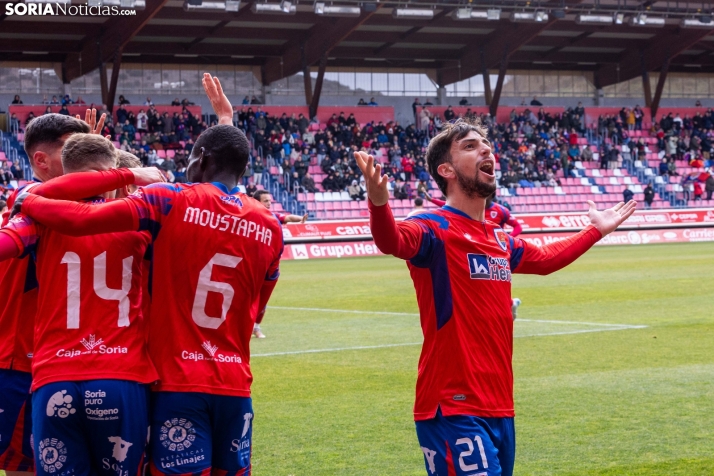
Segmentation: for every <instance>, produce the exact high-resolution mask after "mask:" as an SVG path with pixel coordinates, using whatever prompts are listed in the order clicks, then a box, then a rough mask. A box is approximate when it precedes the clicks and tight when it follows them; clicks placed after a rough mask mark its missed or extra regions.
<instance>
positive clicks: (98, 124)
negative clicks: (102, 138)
mask: <svg viewBox="0 0 714 476" xmlns="http://www.w3.org/2000/svg"><path fill="white" fill-rule="evenodd" d="M74 117H76V118H77V119H79V120H80V121H81V120H82V118H81V117H80V116H79V114H76V115H75V116H74ZM106 119H107V115H106V114H102V116H101V117H100V118H99V121H97V110H96V109H94V108H92V109H87V111H86V112H85V113H84V122H86V123H87V125H89V128H90V129H91V131H90V134H101V133H102V129H104V121H106ZM107 138H108V137H107Z"/></svg>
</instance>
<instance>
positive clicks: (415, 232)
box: [395, 213, 444, 268]
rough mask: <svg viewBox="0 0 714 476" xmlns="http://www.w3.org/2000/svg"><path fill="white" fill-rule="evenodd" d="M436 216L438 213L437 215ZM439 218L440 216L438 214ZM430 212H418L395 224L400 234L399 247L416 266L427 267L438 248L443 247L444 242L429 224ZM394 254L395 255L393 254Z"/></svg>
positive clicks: (404, 257)
mask: <svg viewBox="0 0 714 476" xmlns="http://www.w3.org/2000/svg"><path fill="white" fill-rule="evenodd" d="M437 216H438V215H437ZM439 218H442V217H440V216H439ZM432 223H433V222H432V217H431V214H428V213H420V214H418V215H414V216H413V217H410V218H409V219H407V220H404V221H402V222H400V223H398V224H397V228H398V229H399V235H400V240H399V241H400V244H401V246H400V248H401V251H402V253H403V254H404V256H399V257H400V258H403V259H408V260H409V262H410V263H411V264H412V265H414V266H416V267H418V268H428V267H429V266H431V264H432V263H433V260H434V258H435V256H436V255H437V254H439V250H443V249H444V242H443V241H442V240H441V239H440V238H439V237H438V233H437V231H436V230H434V228H433V227H432V226H431V224H432ZM395 256H396V255H395Z"/></svg>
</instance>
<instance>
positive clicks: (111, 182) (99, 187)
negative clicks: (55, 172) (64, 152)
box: [30, 169, 134, 200]
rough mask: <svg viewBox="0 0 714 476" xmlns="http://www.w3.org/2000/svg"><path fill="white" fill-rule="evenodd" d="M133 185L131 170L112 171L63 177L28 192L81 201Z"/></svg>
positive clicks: (46, 196)
mask: <svg viewBox="0 0 714 476" xmlns="http://www.w3.org/2000/svg"><path fill="white" fill-rule="evenodd" d="M133 183H134V174H133V172H132V171H131V170H129V169H112V170H104V171H101V172H78V173H74V174H67V175H63V176H61V177H57V178H54V179H52V180H49V181H47V182H45V183H43V184H41V185H38V186H36V187H33V188H32V189H30V192H31V193H34V194H35V195H40V196H42V197H45V198H54V199H62V200H81V199H82V198H89V197H94V196H97V195H100V194H102V193H104V192H109V191H110V190H116V189H118V188H122V187H126V186H127V185H132V184H133Z"/></svg>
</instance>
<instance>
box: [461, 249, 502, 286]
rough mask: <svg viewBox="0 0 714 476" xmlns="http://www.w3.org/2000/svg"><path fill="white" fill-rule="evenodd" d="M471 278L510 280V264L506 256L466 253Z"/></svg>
mask: <svg viewBox="0 0 714 476" xmlns="http://www.w3.org/2000/svg"><path fill="white" fill-rule="evenodd" d="M466 259H467V260H468V262H469V272H470V273H471V279H484V280H489V281H506V282H509V283H510V282H511V265H510V263H509V262H508V259H506V258H493V257H491V256H488V255H480V254H476V253H468V254H467V255H466Z"/></svg>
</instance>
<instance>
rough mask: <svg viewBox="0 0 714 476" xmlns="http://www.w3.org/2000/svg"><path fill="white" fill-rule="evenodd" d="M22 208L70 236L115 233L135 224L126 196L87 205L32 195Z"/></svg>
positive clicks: (132, 211) (29, 214) (28, 213)
mask: <svg viewBox="0 0 714 476" xmlns="http://www.w3.org/2000/svg"><path fill="white" fill-rule="evenodd" d="M22 212H23V213H24V214H26V215H28V216H29V217H31V218H32V219H34V220H35V221H37V222H39V223H42V224H43V225H45V226H46V227H48V228H51V229H53V230H56V231H58V232H60V233H62V234H64V235H70V236H85V235H98V234H101V233H117V232H121V231H132V230H136V229H137V228H138V225H137V224H136V218H135V214H134V210H133V207H132V205H131V204H129V203H128V202H127V201H126V200H117V201H114V202H109V203H104V204H101V205H88V204H86V203H78V202H69V201H66V200H49V199H46V198H44V197H40V196H37V195H32V196H29V197H27V198H26V199H25V201H24V202H23V204H22Z"/></svg>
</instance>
